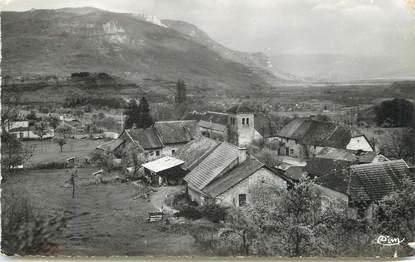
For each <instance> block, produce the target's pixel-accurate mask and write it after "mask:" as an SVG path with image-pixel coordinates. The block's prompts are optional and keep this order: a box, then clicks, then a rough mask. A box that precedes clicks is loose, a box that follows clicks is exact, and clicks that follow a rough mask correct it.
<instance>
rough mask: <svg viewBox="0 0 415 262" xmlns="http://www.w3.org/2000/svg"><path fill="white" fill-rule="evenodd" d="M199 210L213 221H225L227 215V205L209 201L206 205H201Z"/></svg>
mask: <svg viewBox="0 0 415 262" xmlns="http://www.w3.org/2000/svg"><path fill="white" fill-rule="evenodd" d="M199 211H200V213H201V214H202V216H203V217H206V218H207V219H208V220H209V221H211V222H213V223H219V222H220V221H224V220H225V217H226V207H223V206H220V205H218V204H215V203H208V204H207V205H205V206H201V207H199Z"/></svg>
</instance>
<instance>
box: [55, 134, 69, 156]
mask: <svg viewBox="0 0 415 262" xmlns="http://www.w3.org/2000/svg"><path fill="white" fill-rule="evenodd" d="M53 141H55V143H56V144H58V146H59V148H60V150H61V152H63V146H64V145H66V144H67V141H66V138H65V137H63V136H55V137H54V138H53Z"/></svg>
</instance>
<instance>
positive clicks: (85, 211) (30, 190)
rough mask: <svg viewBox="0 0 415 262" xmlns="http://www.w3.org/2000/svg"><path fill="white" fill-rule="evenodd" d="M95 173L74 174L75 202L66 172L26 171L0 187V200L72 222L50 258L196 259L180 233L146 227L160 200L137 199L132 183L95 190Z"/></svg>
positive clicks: (189, 239)
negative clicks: (10, 198)
mask: <svg viewBox="0 0 415 262" xmlns="http://www.w3.org/2000/svg"><path fill="white" fill-rule="evenodd" d="M94 171H96V169H92V168H83V169H79V172H78V177H77V179H76V187H75V198H74V199H72V186H71V185H70V184H69V183H68V181H69V177H70V173H69V172H67V171H66V170H65V169H56V170H30V171H25V172H24V173H19V174H16V175H15V176H11V177H10V178H9V179H7V181H6V182H5V183H3V190H2V191H3V192H2V195H3V197H2V200H3V201H4V199H5V197H6V199H7V196H10V195H13V198H17V199H15V200H16V201H18V202H19V201H25V200H27V201H29V204H30V205H31V206H32V207H34V208H35V209H36V211H37V212H39V214H40V215H42V216H52V215H55V214H64V216H65V217H73V218H72V219H70V220H68V221H67V224H66V227H65V228H64V229H63V231H62V234H61V235H60V236H59V237H57V238H56V239H55V240H54V243H56V244H57V247H56V249H54V250H53V251H52V252H51V253H50V255H53V254H54V253H56V254H59V255H71V256H73V255H75V256H76V255H97V254H99V255H101V256H109V255H118V256H121V255H144V254H145V255H155V256H158V255H198V254H200V252H199V251H198V249H197V247H196V246H195V243H194V239H193V237H192V236H190V235H189V234H186V233H183V230H181V231H182V232H181V233H175V232H171V231H169V230H168V229H166V225H164V223H162V222H155V223H148V222H147V218H148V216H147V214H148V212H150V211H155V210H157V208H159V206H160V203H158V202H157V199H162V197H157V198H156V199H155V200H152V201H150V199H149V198H148V199H142V198H137V197H136V196H137V189H136V187H135V186H134V185H133V184H132V183H115V182H114V183H105V184H99V185H96V184H95V183H94V180H93V177H92V175H91V174H92V173H93V172H94ZM104 180H105V177H104ZM155 194H157V192H156V193H155ZM158 195H160V194H158ZM153 203H154V205H156V206H157V207H155V206H154V205H153ZM4 207H5V205H4V203H3V208H4ZM3 212H7V211H6V210H4V209H3ZM178 226H180V225H178Z"/></svg>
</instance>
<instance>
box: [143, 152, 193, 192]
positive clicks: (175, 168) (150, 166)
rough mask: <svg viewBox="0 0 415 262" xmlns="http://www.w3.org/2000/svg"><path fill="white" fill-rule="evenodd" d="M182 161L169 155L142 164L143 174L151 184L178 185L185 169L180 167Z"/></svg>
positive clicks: (181, 180) (184, 173) (181, 181)
mask: <svg viewBox="0 0 415 262" xmlns="http://www.w3.org/2000/svg"><path fill="white" fill-rule="evenodd" d="M183 164H184V161H182V160H180V159H176V158H174V157H171V156H166V157H162V158H159V159H157V160H154V161H151V162H148V163H145V164H143V167H144V175H145V176H146V177H147V178H148V181H149V182H150V183H151V184H153V185H158V186H161V185H180V184H182V183H183V177H184V176H185V175H186V171H185V170H184V169H183V168H182V165H183Z"/></svg>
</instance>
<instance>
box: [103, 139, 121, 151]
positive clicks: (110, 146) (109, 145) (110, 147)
mask: <svg viewBox="0 0 415 262" xmlns="http://www.w3.org/2000/svg"><path fill="white" fill-rule="evenodd" d="M123 143H124V140H122V139H115V140H110V141H108V142H105V143H103V144H101V145H98V146H97V149H101V150H104V151H106V152H112V151H114V150H115V149H117V148H118V147H119V146H120V145H122V144H123Z"/></svg>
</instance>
